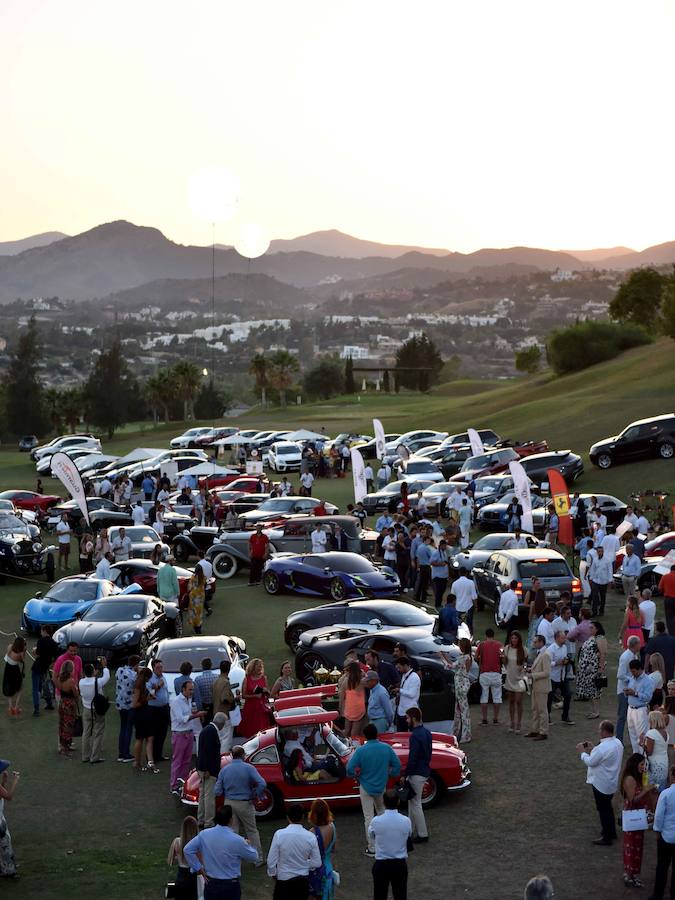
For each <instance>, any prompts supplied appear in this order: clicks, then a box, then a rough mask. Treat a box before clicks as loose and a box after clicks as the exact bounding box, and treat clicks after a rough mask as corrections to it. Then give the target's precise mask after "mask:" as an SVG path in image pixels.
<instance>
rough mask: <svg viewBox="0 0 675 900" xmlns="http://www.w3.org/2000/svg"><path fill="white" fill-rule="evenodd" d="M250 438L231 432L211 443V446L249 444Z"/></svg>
mask: <svg viewBox="0 0 675 900" xmlns="http://www.w3.org/2000/svg"><path fill="white" fill-rule="evenodd" d="M250 442H251V439H250V438H242V437H240V436H239V435H238V434H229V435H228V436H227V437H224V438H221V439H220V440H219V441H214V442H213V443H212V444H209V446H210V447H236V446H237V445H238V444H249V443H250Z"/></svg>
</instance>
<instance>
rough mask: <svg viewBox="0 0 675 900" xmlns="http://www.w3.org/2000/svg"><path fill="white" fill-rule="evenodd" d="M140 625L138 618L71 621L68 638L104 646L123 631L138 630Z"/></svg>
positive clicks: (84, 643)
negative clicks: (105, 620)
mask: <svg viewBox="0 0 675 900" xmlns="http://www.w3.org/2000/svg"><path fill="white" fill-rule="evenodd" d="M142 625H143V623H142V621H140V620H138V619H134V620H133V621H131V622H73V624H72V625H69V626H68V640H69V641H77V642H78V644H82V645H89V646H91V645H92V644H101V645H103V646H105V645H106V644H108V643H112V641H114V640H115V638H116V637H117V636H118V635H120V634H123V633H124V632H125V631H136V630H137V629H138V630H140V628H141V627H142Z"/></svg>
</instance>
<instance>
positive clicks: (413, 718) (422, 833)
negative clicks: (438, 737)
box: [405, 706, 432, 844]
mask: <svg viewBox="0 0 675 900" xmlns="http://www.w3.org/2000/svg"><path fill="white" fill-rule="evenodd" d="M406 719H407V722H408V730H409V731H410V742H409V745H408V762H407V765H406V768H405V777H406V779H407V780H408V783H409V784H410V786H411V787H412V789H413V791H414V792H415V793H414V794H413V796H412V797H411V798H410V800H409V801H408V815H409V816H410V821H411V823H412V833H413V843H414V844H426V842H427V841H428V840H429V832H428V831H427V823H426V819H425V818H424V810H423V809H422V789H423V788H424V785H425V784H426V782H427V779H428V778H429V775H431V768H430V766H431V750H432V739H431V732H430V731H429V729H428V728H425V727H424V725H423V724H422V713H421V712H420V710H419V709H418V707H416V706H413V707H411V708H410V709H408V710H407V711H406Z"/></svg>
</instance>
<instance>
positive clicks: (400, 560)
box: [394, 531, 410, 592]
mask: <svg viewBox="0 0 675 900" xmlns="http://www.w3.org/2000/svg"><path fill="white" fill-rule="evenodd" d="M394 551H395V553H396V563H395V569H396V574H397V575H398V580H399V581H400V582H401V590H402V591H406V592H407V590H408V580H409V579H410V541H409V540H408V539H407V538H406V536H405V533H404V532H403V531H399V533H398V535H397V537H396V544H395V545H394Z"/></svg>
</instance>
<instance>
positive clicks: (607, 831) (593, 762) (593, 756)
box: [577, 722, 623, 846]
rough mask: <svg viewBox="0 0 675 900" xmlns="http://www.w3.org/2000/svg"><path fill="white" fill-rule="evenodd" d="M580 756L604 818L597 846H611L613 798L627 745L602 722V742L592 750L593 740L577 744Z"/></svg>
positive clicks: (614, 837) (606, 723) (614, 826)
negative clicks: (624, 747) (624, 745)
mask: <svg viewBox="0 0 675 900" xmlns="http://www.w3.org/2000/svg"><path fill="white" fill-rule="evenodd" d="M577 753H579V754H580V755H581V761H582V763H583V764H584V765H585V766H586V767H587V769H588V772H587V774H586V784H590V785H591V787H592V788H593V797H594V798H595V806H596V809H597V810H598V816H599V817H600V825H601V827H602V837H601V838H599V839H598V840H596V841H593V843H594V844H599V845H605V846H607V845H608V844H611V843H612V842H613V841H615V840H616V822H615V818H614V810H613V809H612V797H613V796H614V794H615V793H616V789H617V787H618V785H619V773H620V772H621V762H622V760H623V744H622V743H621V741H620V740H619V739H618V738H616V737H615V736H614V725H613V724H612V723H611V722H601V723H600V743H599V744H597V745H596V746H595V747H592V745H591V743H590V741H583V742H582V743H580V744H577Z"/></svg>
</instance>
